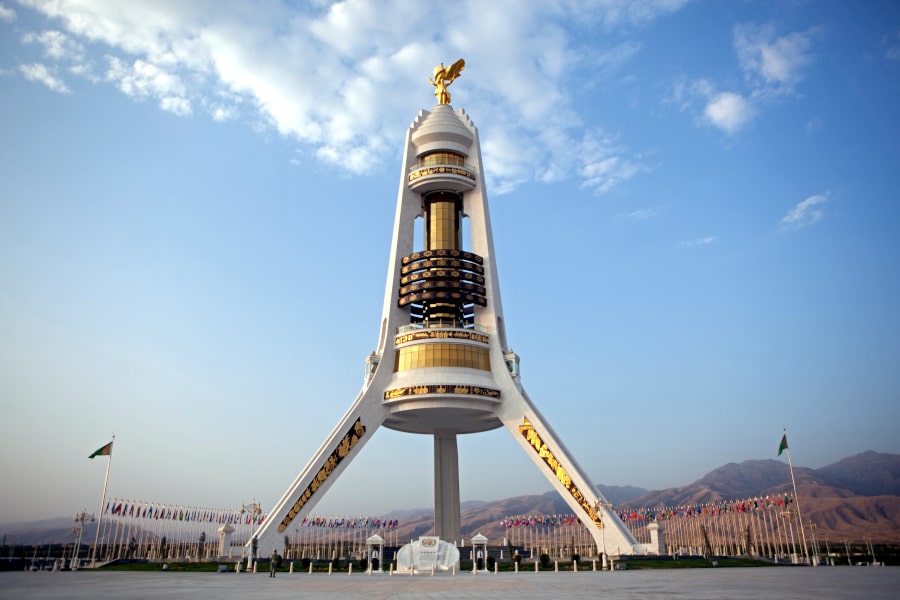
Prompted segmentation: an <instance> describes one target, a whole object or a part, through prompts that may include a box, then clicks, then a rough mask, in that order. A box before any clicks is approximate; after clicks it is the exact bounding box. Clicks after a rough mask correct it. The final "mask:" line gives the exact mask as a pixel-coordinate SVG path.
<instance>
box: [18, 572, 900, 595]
mask: <svg viewBox="0 0 900 600" xmlns="http://www.w3.org/2000/svg"><path fill="white" fill-rule="evenodd" d="M898 586H900V568H897V567H820V568H812V567H781V568H774V567H772V568H732V569H724V568H723V569H686V570H680V571H662V570H658V571H622V572H579V573H571V572H566V573H552V572H545V573H538V574H535V573H534V572H528V571H525V572H521V573H518V574H514V573H500V574H498V575H494V574H478V575H472V573H471V572H466V573H460V574H457V575H450V574H440V575H435V576H431V575H416V576H410V575H394V576H389V575H388V574H387V573H385V574H382V575H371V576H370V575H366V574H364V573H354V574H353V575H347V574H346V573H335V574H333V575H326V574H318V573H317V574H313V575H310V574H307V573H302V574H296V573H295V574H293V575H290V574H287V573H279V574H278V576H277V577H275V578H274V579H272V578H270V577H268V575H267V574H263V573H257V574H255V575H254V574H247V573H244V574H240V575H236V574H234V573H224V574H218V573H175V572H165V573H164V572H161V571H160V572H158V573H146V572H91V571H78V572H57V573H52V572H47V571H44V572H36V573H32V572H4V573H0V598H2V599H7V598H16V599H28V600H32V599H36V600H43V599H47V600H50V599H54V600H55V599H62V598H65V599H71V600H81V599H84V600H105V599H107V598H108V599H110V600H112V599H115V600H130V599H135V600H137V599H142V600H144V599H147V600H153V599H156V598H166V599H169V598H186V599H189V600H227V599H235V600H269V599H273V600H274V599H281V598H285V599H288V598H291V599H297V598H351V597H352V598H378V599H413V598H415V599H423V598H424V599H429V598H437V599H449V598H467V599H471V598H479V599H499V598H504V599H506V598H515V599H516V600H531V599H535V600H536V599H541V600H544V599H546V598H566V599H567V600H570V599H578V598H592V599H595V598H616V599H617V600H619V599H629V598H636V599H637V598H641V599H644V598H690V599H697V600H703V599H717V600H718V599H721V598H729V599H732V598H733V599H744V598H747V599H751V598H752V599H757V598H778V599H779V600H785V599H795V598H796V599H806V598H810V599H812V598H815V599H817V600H821V599H823V598H865V599H866V600H880V599H882V598H885V599H887V598H890V599H894V598H897V594H898V591H897V590H898Z"/></svg>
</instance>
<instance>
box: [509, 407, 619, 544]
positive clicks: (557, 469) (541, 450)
mask: <svg viewBox="0 0 900 600" xmlns="http://www.w3.org/2000/svg"><path fill="white" fill-rule="evenodd" d="M519 433H521V434H522V435H523V436H525V439H526V440H527V441H528V443H529V444H531V447H532V448H534V450H535V452H537V453H538V456H540V457H541V458H542V459H544V463H545V464H546V465H547V466H548V467H549V468H550V470H551V471H553V474H554V475H555V476H556V478H557V479H558V480H559V482H560V483H561V484H562V485H563V487H564V488H566V489H567V490H568V491H569V493H570V494H572V497H573V498H575V501H576V502H578V504H579V506H581V508H582V509H583V510H584V512H585V513H587V516H588V520H589V521H591V522H593V523H594V525H596V526H597V527H603V524H602V523H601V522H600V517H599V515H597V512H596V511H595V510H594V507H593V506H592V505H591V503H590V502H588V500H587V498H585V497H584V494H583V493H582V492H581V490H579V489H578V486H576V485H575V484H574V483H572V478H571V477H570V476H569V474H568V473H567V472H566V469H565V467H563V466H562V465H561V464H560V463H559V460H557V458H556V457H555V456H553V452H552V451H551V450H550V448H549V447H548V446H547V444H546V443H544V441H543V440H542V439H541V436H540V434H538V432H537V431H536V430H535V428H534V426H533V425H532V424H531V422H530V421H529V420H528V419H527V418H526V419H524V423H523V424H522V425H519Z"/></svg>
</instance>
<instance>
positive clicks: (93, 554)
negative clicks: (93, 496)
mask: <svg viewBox="0 0 900 600" xmlns="http://www.w3.org/2000/svg"><path fill="white" fill-rule="evenodd" d="M115 442H116V434H113V436H112V441H111V442H110V443H109V456H107V459H108V460H107V461H106V477H104V478H103V494H102V495H101V496H100V518H99V519H97V533H96V535H95V536H94V549H93V550H92V551H91V567H93V566H95V565H96V564H97V542H98V541H99V539H100V525H101V524H102V523H103V505H104V504H105V503H106V486H107V485H108V484H109V466H110V465H111V464H112V451H113V448H115V447H116V443H115Z"/></svg>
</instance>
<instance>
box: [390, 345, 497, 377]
mask: <svg viewBox="0 0 900 600" xmlns="http://www.w3.org/2000/svg"><path fill="white" fill-rule="evenodd" d="M426 367H462V368H467V369H480V370H482V371H490V370H491V358H490V354H489V353H488V349H487V348H485V347H483V346H473V345H469V344H445V343H436V344H416V345H414V346H405V347H403V348H400V349H399V350H397V353H396V356H395V358H394V372H395V373H396V372H398V371H408V370H410V369H423V368H426Z"/></svg>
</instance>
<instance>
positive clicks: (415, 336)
mask: <svg viewBox="0 0 900 600" xmlns="http://www.w3.org/2000/svg"><path fill="white" fill-rule="evenodd" d="M418 340H469V341H472V342H481V343H482V344H487V343H489V342H490V338H488V336H486V335H484V334H483V333H476V332H474V331H459V330H450V331H443V330H440V329H437V330H435V329H424V330H421V331H414V332H412V333H404V334H403V335H398V336H396V337H395V338H394V345H395V346H400V345H401V344H406V343H408V342H415V341H418Z"/></svg>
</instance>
